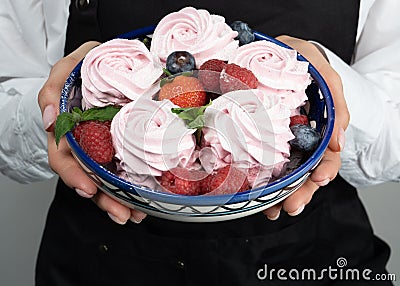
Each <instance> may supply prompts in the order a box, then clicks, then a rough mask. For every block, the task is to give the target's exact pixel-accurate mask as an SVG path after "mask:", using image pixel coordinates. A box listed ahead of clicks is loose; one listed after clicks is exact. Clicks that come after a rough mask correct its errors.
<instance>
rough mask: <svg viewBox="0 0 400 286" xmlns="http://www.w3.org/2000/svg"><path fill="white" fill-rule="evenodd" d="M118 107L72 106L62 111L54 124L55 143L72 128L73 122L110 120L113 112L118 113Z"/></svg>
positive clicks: (113, 114)
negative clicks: (85, 108) (70, 110)
mask: <svg viewBox="0 0 400 286" xmlns="http://www.w3.org/2000/svg"><path fill="white" fill-rule="evenodd" d="M120 109H121V108H120V107H115V106H111V105H109V106H105V107H95V108H90V109H87V110H85V111H82V110H80V109H79V108H78V107H74V108H73V109H72V112H70V113H69V112H63V113H61V114H60V115H58V117H57V120H56V126H55V130H54V133H55V137H56V144H57V146H58V144H59V143H60V140H61V137H63V136H64V135H65V134H66V133H67V132H68V131H70V130H72V128H74V126H75V124H77V123H79V122H81V121H89V120H99V121H107V120H112V119H113V118H114V116H115V114H117V113H118V111H119V110H120Z"/></svg>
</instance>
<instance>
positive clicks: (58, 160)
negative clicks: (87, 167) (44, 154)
mask: <svg viewBox="0 0 400 286" xmlns="http://www.w3.org/2000/svg"><path fill="white" fill-rule="evenodd" d="M47 138H48V139H47V140H48V141H47V144H48V153H49V165H50V166H51V168H52V169H53V170H54V172H56V173H57V174H58V175H59V176H60V177H61V178H62V180H63V181H64V182H65V184H66V185H67V186H68V187H70V188H72V189H75V191H76V192H77V193H78V194H79V195H81V196H82V197H85V198H91V197H93V195H94V194H96V192H97V187H96V185H95V184H94V183H93V182H92V181H91V180H90V178H89V177H88V176H87V175H86V173H85V172H84V171H83V170H82V168H81V167H80V165H79V163H78V162H77V161H76V160H75V158H74V157H72V155H71V149H70V147H69V145H68V143H67V140H66V139H65V138H62V139H61V140H60V143H59V146H58V148H57V145H56V143H55V138H54V133H52V132H50V133H48V134H47Z"/></svg>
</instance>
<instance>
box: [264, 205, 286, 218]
mask: <svg viewBox="0 0 400 286" xmlns="http://www.w3.org/2000/svg"><path fill="white" fill-rule="evenodd" d="M281 209H282V203H279V204H276V205H274V206H272V207H270V208H268V209H266V210H264V211H263V213H264V215H265V216H266V217H267V218H268V219H269V220H277V219H278V218H279V215H280V214H281Z"/></svg>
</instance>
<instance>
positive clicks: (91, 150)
mask: <svg viewBox="0 0 400 286" xmlns="http://www.w3.org/2000/svg"><path fill="white" fill-rule="evenodd" d="M78 126H81V127H80V128H78V131H80V133H79V134H78V132H76V131H75V133H76V134H77V136H78V138H79V142H78V143H79V144H80V146H81V147H82V150H83V151H84V152H85V153H86V154H88V155H89V156H90V157H91V158H92V159H93V160H94V161H96V162H97V163H99V164H103V165H104V164H107V163H110V162H111V161H112V158H113V156H114V147H113V143H112V138H111V133H110V127H109V123H107V122H100V121H96V120H91V121H85V122H83V123H81V124H79V125H78ZM74 136H75V135H74ZM75 138H76V137H75Z"/></svg>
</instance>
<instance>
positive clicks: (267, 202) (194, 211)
mask: <svg viewBox="0 0 400 286" xmlns="http://www.w3.org/2000/svg"><path fill="white" fill-rule="evenodd" d="M154 28H155V26H150V27H145V28H142V29H138V30H134V31H132V32H129V33H126V34H124V35H122V36H120V38H126V39H134V38H137V37H141V36H145V35H149V34H151V33H152V32H153V31H154ZM255 35H256V39H257V40H267V41H271V42H274V43H276V44H278V45H280V46H284V47H287V46H286V45H285V44H283V43H281V42H279V41H277V40H276V39H274V38H271V37H268V36H266V35H263V34H261V33H257V32H256V33H255ZM298 59H299V60H302V61H306V60H305V59H304V58H303V57H302V56H301V55H298ZM81 64H82V63H80V64H79V65H77V66H76V67H75V69H74V70H73V71H72V73H71V74H70V76H69V77H68V79H67V81H66V82H65V85H64V88H63V90H62V95H61V101H60V112H69V111H70V110H71V109H72V108H73V107H75V106H80V104H81V101H80V85H81V79H80V68H81ZM309 73H310V74H311V76H312V79H313V82H312V84H311V86H310V87H309V88H308V89H307V95H308V98H309V105H310V108H309V112H308V117H309V119H310V121H314V123H315V127H316V129H317V130H318V131H319V132H320V133H321V134H322V139H321V141H320V144H319V146H318V147H317V149H316V150H315V151H314V152H313V153H312V154H311V156H310V157H308V159H307V160H306V161H305V162H304V163H303V164H302V165H301V166H300V167H299V168H297V169H296V170H295V171H293V172H292V173H290V174H288V175H287V176H284V177H282V178H280V179H278V180H276V181H274V182H271V183H269V184H268V185H266V186H263V187H259V188H256V189H252V190H248V191H245V192H241V193H236V194H234V195H215V196H183V195H177V194H170V193H164V192H159V191H154V190H150V189H148V188H146V187H142V186H139V185H135V184H132V183H130V182H128V181H125V180H124V179H122V178H120V177H118V176H117V175H115V174H114V173H112V172H111V171H110V170H108V169H106V168H105V167H103V166H101V165H99V164H97V163H96V162H94V161H93V160H92V159H91V158H90V157H89V156H88V155H87V154H85V152H83V150H82V149H81V148H80V146H79V145H78V143H77V142H76V141H75V139H74V137H73V135H72V133H71V132H69V133H67V134H66V138H67V141H68V143H69V145H70V146H71V149H72V152H73V155H74V156H75V158H76V159H77V160H78V162H79V163H80V164H81V166H82V168H83V169H84V170H85V172H86V173H87V175H88V176H89V177H90V178H91V179H92V180H93V181H94V182H95V183H96V185H97V186H98V188H99V189H100V190H102V191H103V192H104V193H106V194H108V195H109V196H111V197H112V198H114V199H116V200H117V201H119V202H121V203H122V204H124V205H126V206H128V207H131V208H135V209H139V210H141V211H143V212H145V213H147V214H149V215H153V216H157V217H161V218H166V219H171V220H177V221H190V222H210V221H222V220H229V219H235V218H239V217H244V216H248V215H251V214H254V213H257V212H260V211H262V210H265V209H267V208H269V207H271V206H273V205H275V204H277V203H279V202H280V201H282V200H284V199H285V198H287V197H288V196H289V195H290V194H292V193H293V192H295V191H296V190H297V189H298V188H299V187H300V186H301V185H302V184H303V183H304V181H305V180H306V179H307V177H308V176H309V175H310V173H311V171H312V170H313V169H314V168H315V167H316V166H317V164H318V163H319V161H320V160H321V158H322V155H323V153H324V151H325V149H326V148H327V146H328V143H329V140H330V137H331V135H332V131H333V125H334V106H333V100H332V96H331V93H330V91H329V89H328V87H327V85H326V83H325V81H324V79H323V78H322V77H321V75H320V74H319V73H318V71H317V70H316V69H315V68H314V67H313V66H312V65H311V64H310V65H309Z"/></svg>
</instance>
